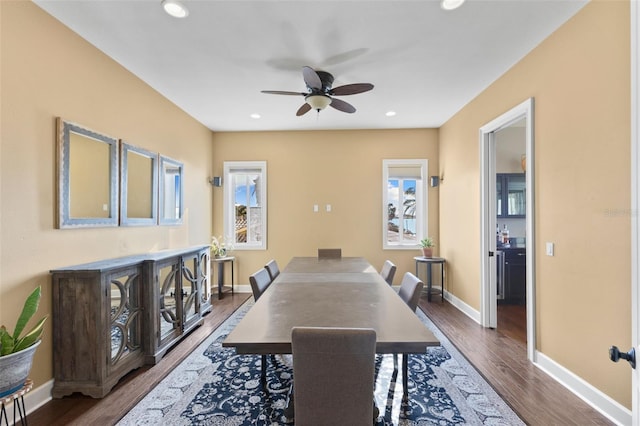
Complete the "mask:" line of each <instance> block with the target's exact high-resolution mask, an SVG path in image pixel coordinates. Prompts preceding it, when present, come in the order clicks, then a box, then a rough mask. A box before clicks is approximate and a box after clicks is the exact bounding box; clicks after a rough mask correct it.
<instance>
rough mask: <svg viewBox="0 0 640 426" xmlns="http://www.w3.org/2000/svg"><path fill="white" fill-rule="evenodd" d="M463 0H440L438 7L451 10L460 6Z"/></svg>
mask: <svg viewBox="0 0 640 426" xmlns="http://www.w3.org/2000/svg"><path fill="white" fill-rule="evenodd" d="M462 3H464V0H442V1H441V2H440V7H441V8H443V9H444V10H453V9H457V8H459V7H460V6H462Z"/></svg>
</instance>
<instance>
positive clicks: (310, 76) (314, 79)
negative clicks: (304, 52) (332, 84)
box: [302, 67, 322, 90]
mask: <svg viewBox="0 0 640 426" xmlns="http://www.w3.org/2000/svg"><path fill="white" fill-rule="evenodd" d="M302 77H303V78H304V82H305V83H306V84H307V86H309V87H310V88H312V89H317V90H322V80H320V76H319V75H318V73H317V72H315V71H314V69H313V68H311V67H302Z"/></svg>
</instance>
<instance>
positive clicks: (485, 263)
mask: <svg viewBox="0 0 640 426" xmlns="http://www.w3.org/2000/svg"><path fill="white" fill-rule="evenodd" d="M522 118H526V129H525V136H526V150H525V152H526V156H527V158H526V170H527V173H526V176H525V181H526V188H527V193H526V199H527V217H526V228H527V229H526V241H527V248H526V253H527V284H526V286H527V289H526V292H527V357H528V358H529V359H530V360H531V361H535V348H536V329H535V324H536V321H535V312H536V309H535V308H536V303H535V302H536V301H535V253H536V250H535V239H534V235H535V233H534V225H535V221H534V216H533V213H534V211H535V209H534V194H535V188H534V181H535V179H534V172H535V169H534V157H533V153H534V150H533V144H534V138H533V98H529V99H527V100H526V101H524V102H522V103H521V104H520V105H516V106H515V107H513V108H512V109H511V110H509V111H507V112H505V113H504V114H502V115H501V116H499V117H497V118H495V119H494V120H492V121H490V122H489V123H487V124H485V125H484V126H482V127H481V128H480V161H481V164H480V175H481V176H480V186H481V188H480V192H481V195H480V200H481V209H480V220H481V225H480V265H481V286H480V287H481V294H480V322H481V324H482V326H483V327H494V328H495V327H496V325H497V307H496V306H497V297H496V287H495V282H496V275H495V274H496V257H495V256H490V255H489V253H490V252H493V253H495V251H496V238H495V230H496V211H495V210H496V208H495V187H496V186H495V185H496V178H495V164H494V163H495V139H494V135H493V133H494V132H496V131H498V130H500V129H502V128H504V127H507V126H509V125H510V124H512V123H514V122H515V121H517V120H520V119H522Z"/></svg>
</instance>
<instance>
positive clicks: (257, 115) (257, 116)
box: [249, 113, 260, 120]
mask: <svg viewBox="0 0 640 426" xmlns="http://www.w3.org/2000/svg"><path fill="white" fill-rule="evenodd" d="M249 117H251V118H255V119H256V120H257V119H258V118H260V114H256V113H253V114H251V115H250V116H249Z"/></svg>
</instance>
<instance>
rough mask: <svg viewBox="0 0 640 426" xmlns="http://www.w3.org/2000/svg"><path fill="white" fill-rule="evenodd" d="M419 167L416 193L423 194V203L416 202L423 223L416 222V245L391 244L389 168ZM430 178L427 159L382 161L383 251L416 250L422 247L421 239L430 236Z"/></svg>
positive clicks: (418, 214) (417, 211) (417, 212)
mask: <svg viewBox="0 0 640 426" xmlns="http://www.w3.org/2000/svg"><path fill="white" fill-rule="evenodd" d="M407 165H408V166H414V167H416V166H419V167H420V175H421V180H420V182H421V183H420V185H419V186H421V188H416V193H417V192H418V191H420V192H421V195H422V197H421V198H422V202H420V203H419V202H418V200H416V216H417V217H422V218H423V219H424V220H423V221H422V222H420V221H416V237H417V241H416V243H415V244H408V243H404V244H399V243H398V244H390V243H389V242H388V241H387V226H388V225H387V220H386V217H387V214H388V210H387V209H388V204H389V203H388V198H387V193H388V191H387V185H388V181H389V168H390V167H392V166H407ZM428 176H429V162H428V160H427V159H415V158H414V159H404V160H382V220H381V222H382V249H383V250H415V249H416V248H419V247H420V239H422V238H424V237H426V236H428V235H429V209H428V207H429V190H428V186H427V179H428Z"/></svg>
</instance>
